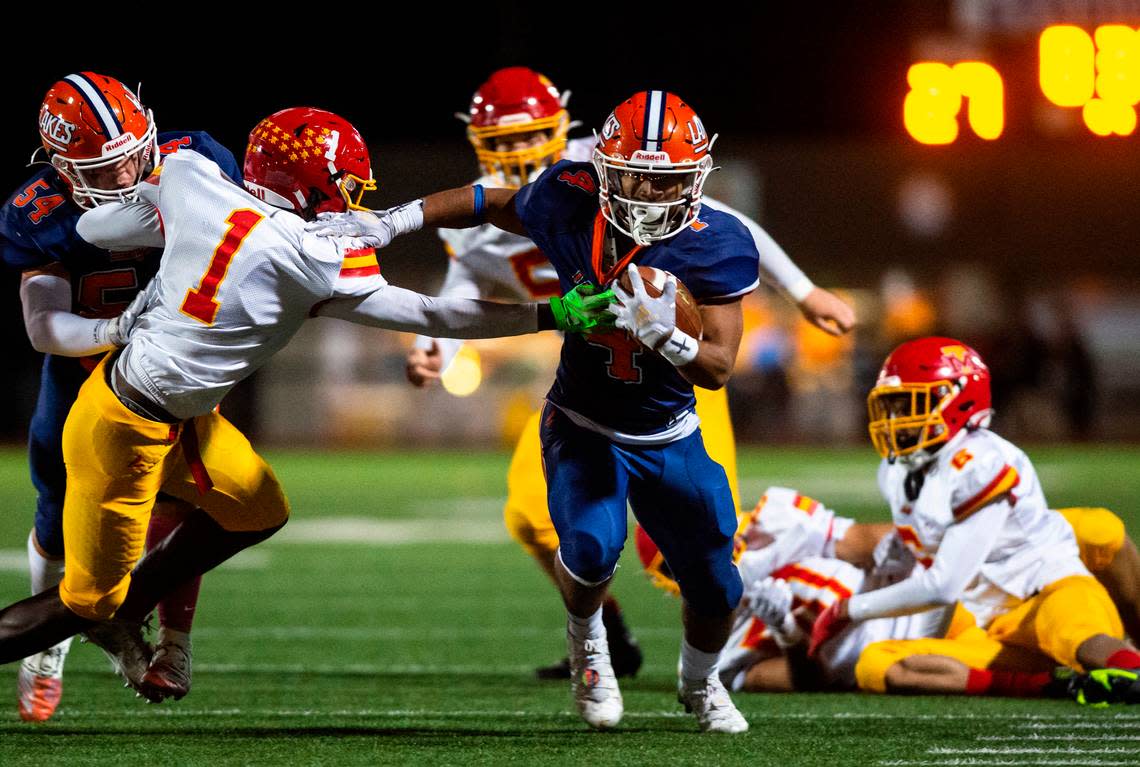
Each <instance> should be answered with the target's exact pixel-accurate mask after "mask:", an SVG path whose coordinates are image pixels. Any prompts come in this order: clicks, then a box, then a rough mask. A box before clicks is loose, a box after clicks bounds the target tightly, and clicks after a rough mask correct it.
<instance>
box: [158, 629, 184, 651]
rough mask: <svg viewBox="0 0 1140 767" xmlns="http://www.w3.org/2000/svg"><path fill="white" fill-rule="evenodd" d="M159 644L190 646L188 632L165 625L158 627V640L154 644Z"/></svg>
mask: <svg viewBox="0 0 1140 767" xmlns="http://www.w3.org/2000/svg"><path fill="white" fill-rule="evenodd" d="M161 644H176V645H179V646H180V647H183V648H186V649H189V648H190V634H189V633H187V632H185V631H179V630H177V629H168V628H167V627H166V626H159V627H158V641H157V642H155V646H158V645H161Z"/></svg>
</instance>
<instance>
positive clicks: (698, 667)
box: [681, 639, 720, 682]
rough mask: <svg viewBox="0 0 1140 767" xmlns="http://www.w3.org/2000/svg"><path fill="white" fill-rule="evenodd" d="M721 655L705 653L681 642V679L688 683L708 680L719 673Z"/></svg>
mask: <svg viewBox="0 0 1140 767" xmlns="http://www.w3.org/2000/svg"><path fill="white" fill-rule="evenodd" d="M719 657H720V653H715V652H704V651H703V650H698V649H697V648H696V647H693V646H692V645H691V644H689V642H688V641H687V640H685V639H682V640H681V678H682V679H683V680H685V681H686V682H697V681H700V680H703V679H708V678H709V677H710V676H712V675H713V674H715V673H716V672H717V659H718V658H719Z"/></svg>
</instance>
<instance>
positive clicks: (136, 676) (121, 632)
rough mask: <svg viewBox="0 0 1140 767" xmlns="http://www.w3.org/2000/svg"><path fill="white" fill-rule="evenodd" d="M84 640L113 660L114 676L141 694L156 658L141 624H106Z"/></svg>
mask: <svg viewBox="0 0 1140 767" xmlns="http://www.w3.org/2000/svg"><path fill="white" fill-rule="evenodd" d="M84 636H86V637H87V640H88V641H89V642H91V644H93V645H95V646H96V647H99V648H100V649H102V650H103V652H104V653H105V654H106V655H107V657H108V658H110V660H111V665H113V666H114V667H115V672H116V673H117V674H118V675H119V676H121V677H122V678H123V680H124V681H125V682H126V683H127V686H128V687H130V688H131V689H133V690H134V691H135V692H140V690H141V685H142V680H143V676H144V675H145V674H146V672H147V668H148V667H149V666H150V659H151V657H152V656H153V655H154V650H153V649H152V648H151V646H150V645H149V644H148V643H147V641H146V639H144V638H143V627H142V623H138V622H133V621H124V620H116V619H112V620H109V621H103V622H101V623H96V624H95V625H94V626H92V627H91V628H89V629H87V631H85V632H84Z"/></svg>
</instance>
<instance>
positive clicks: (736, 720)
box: [677, 674, 748, 735]
mask: <svg viewBox="0 0 1140 767" xmlns="http://www.w3.org/2000/svg"><path fill="white" fill-rule="evenodd" d="M677 702H679V703H680V704H681V705H682V706H684V707H685V711H687V712H688V713H690V714H696V716H697V722H699V723H700V725H701V730H702V731H703V732H723V733H727V734H729V735H736V734H739V733H742V732H747V731H748V720H746V719H745V718H744V716H743V715H741V713H740V712H739V711H737V710H736V704H734V703H733V702H732V698H731V697H729V695H728V690H726V689H724V685H723V684H721V681H720V677H718V676H717V675H715V674H714V675H713V676H710V677H709V678H708V679H701V680H699V681H697V682H692V681H689V680H684V681H683V682H682V683H681V685H680V687H679V688H678V689H677Z"/></svg>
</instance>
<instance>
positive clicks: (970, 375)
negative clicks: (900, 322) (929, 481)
mask: <svg viewBox="0 0 1140 767" xmlns="http://www.w3.org/2000/svg"><path fill="white" fill-rule="evenodd" d="M867 411H868V414H869V416H870V426H869V427H868V428H869V430H870V432H871V442H872V443H874V445H875V449H876V450H877V451H878V452H879V455H881V456H882V457H883V458H887V459H889V460H892V461H893V460H896V459H901V460H903V461H904V462H908V463H919V464H921V463H924V462H925V461H927V460H929V459H930V457H931V456H932V455H933V454H934V453H935V452H936V451H937V450H938V449H939V448H940V447H941V446H942V445H943V444H945V443H946V442H949V441H950V440H951V439H952V438H953V437H954V435H956V434H957V433H958V432H960V431H961V430H962V429H964V428H965V429H977V428H983V427H986V426H989V423H990V418H991V417H992V416H993V408H992V407H991V405H990V369H989V368H988V367H986V363H985V362H983V361H982V358H981V356H980V355H979V354H978V353H977V352H976V351H974V350H973V349H971V348H970V347H969V346H966V345H965V344H964V343H962V342H961V341H956V340H954V339H953V338H941V337H937V336H931V337H928V338H919V339H917V340H915V341H907V342H906V343H905V344H902V345H901V346H899V347H898V348H897V349H895V350H894V351H893V352H891V353H890V355H888V356H887V359H886V361H885V362H884V363H883V368H882V370H880V371H879V380H878V382H877V383H876V384H875V388H873V389H871V393H870V394H869V395H867Z"/></svg>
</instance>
